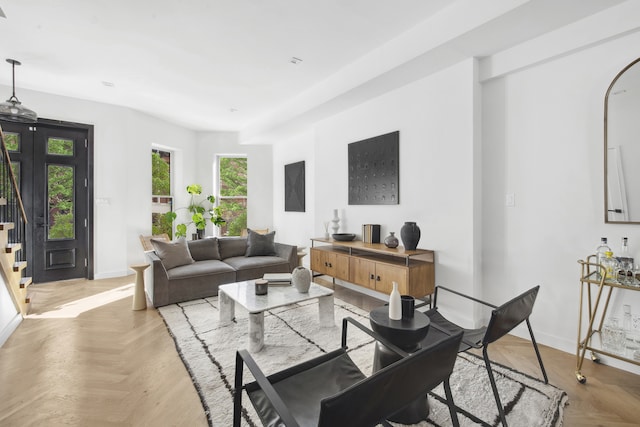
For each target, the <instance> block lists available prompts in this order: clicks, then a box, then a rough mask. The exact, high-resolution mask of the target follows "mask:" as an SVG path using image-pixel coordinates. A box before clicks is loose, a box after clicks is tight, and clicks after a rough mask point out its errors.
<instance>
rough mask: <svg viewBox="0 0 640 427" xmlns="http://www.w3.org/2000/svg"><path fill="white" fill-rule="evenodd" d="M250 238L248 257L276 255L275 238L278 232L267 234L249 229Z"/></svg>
mask: <svg viewBox="0 0 640 427" xmlns="http://www.w3.org/2000/svg"><path fill="white" fill-rule="evenodd" d="M248 232H249V237H247V256H248V257H252V256H273V255H276V245H275V236H276V232H275V231H272V232H271V233H267V234H260V233H256V232H255V231H253V230H251V229H249V230H248Z"/></svg>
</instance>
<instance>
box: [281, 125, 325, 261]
mask: <svg viewBox="0 0 640 427" xmlns="http://www.w3.org/2000/svg"><path fill="white" fill-rule="evenodd" d="M314 147H315V132H314V131H313V130H309V131H308V132H306V133H303V134H300V135H297V136H295V137H293V138H291V139H289V140H287V141H284V142H283V143H280V144H277V145H275V146H274V147H273V165H274V170H273V211H274V215H273V217H274V222H273V225H274V229H275V230H276V240H278V241H280V242H286V243H289V244H292V245H296V246H298V247H299V248H301V247H305V248H309V247H310V246H311V241H310V240H309V239H310V238H311V237H313V236H320V235H324V230H323V231H322V233H321V234H319V232H318V231H317V227H316V225H317V223H322V221H325V220H327V218H325V217H322V218H320V219H318V218H317V211H316V208H315V186H316V182H317V180H322V179H323V177H324V176H325V175H328V174H331V173H332V169H329V170H324V171H321V175H320V176H317V175H316V169H315V164H316V157H315V155H314V150H315V148H314ZM300 161H304V162H305V164H304V165H305V211H304V212H285V211H284V166H285V165H287V164H290V163H296V162H300ZM305 252H306V253H307V254H308V253H309V250H308V249H307V250H305ZM302 262H303V264H304V265H306V266H307V267H309V265H310V257H309V256H306V257H304V258H303V259H302Z"/></svg>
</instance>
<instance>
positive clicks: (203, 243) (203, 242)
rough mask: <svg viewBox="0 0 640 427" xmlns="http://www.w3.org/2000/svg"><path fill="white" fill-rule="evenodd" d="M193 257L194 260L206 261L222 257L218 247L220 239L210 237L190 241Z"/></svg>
mask: <svg viewBox="0 0 640 427" xmlns="http://www.w3.org/2000/svg"><path fill="white" fill-rule="evenodd" d="M188 246H189V252H191V258H193V260H194V261H206V260H209V259H220V249H218V239H217V238H215V237H209V238H206V239H200V240H191V241H190V242H189V243H188Z"/></svg>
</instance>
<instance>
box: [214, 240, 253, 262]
mask: <svg viewBox="0 0 640 427" xmlns="http://www.w3.org/2000/svg"><path fill="white" fill-rule="evenodd" d="M218 246H219V247H220V259H227V258H231V257H234V256H244V254H245V253H246V252H247V238H246V237H223V238H221V239H218Z"/></svg>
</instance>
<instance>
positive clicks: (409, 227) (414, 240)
mask: <svg viewBox="0 0 640 427" xmlns="http://www.w3.org/2000/svg"><path fill="white" fill-rule="evenodd" d="M400 238H401V239H402V244H403V245H404V248H405V249H406V250H408V251H413V250H415V249H416V248H417V247H418V242H419V241H420V227H418V225H417V224H416V223H415V222H408V221H407V222H405V223H404V225H403V226H402V228H401V229H400Z"/></svg>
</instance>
